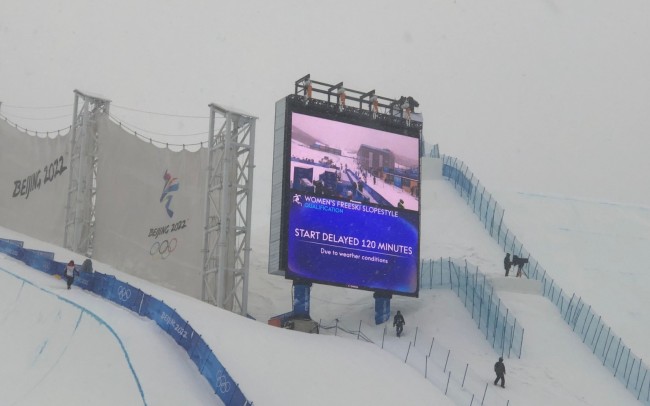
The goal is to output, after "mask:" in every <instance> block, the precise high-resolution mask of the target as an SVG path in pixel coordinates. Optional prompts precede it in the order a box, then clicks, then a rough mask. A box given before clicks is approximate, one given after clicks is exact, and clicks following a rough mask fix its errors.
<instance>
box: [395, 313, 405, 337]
mask: <svg viewBox="0 0 650 406" xmlns="http://www.w3.org/2000/svg"><path fill="white" fill-rule="evenodd" d="M405 324H406V322H405V321H404V316H402V313H400V311H399V310H398V311H397V314H396V315H395V317H394V318H393V327H395V331H396V332H397V336H398V337H399V336H401V335H402V330H403V329H404V325H405Z"/></svg>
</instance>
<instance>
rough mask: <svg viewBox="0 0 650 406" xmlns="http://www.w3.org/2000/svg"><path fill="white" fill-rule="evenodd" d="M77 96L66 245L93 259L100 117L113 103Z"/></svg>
mask: <svg viewBox="0 0 650 406" xmlns="http://www.w3.org/2000/svg"><path fill="white" fill-rule="evenodd" d="M74 94H75V96H74V111H73V118H72V130H71V137H70V149H71V151H70V164H69V166H70V182H69V186H68V203H67V205H66V210H65V213H66V214H65V235H64V238H63V246H64V247H65V248H67V249H69V250H71V251H74V252H77V253H80V254H83V255H86V256H87V257H91V256H92V252H93V230H94V221H95V192H96V187H97V184H96V181H97V138H98V134H97V118H98V117H99V116H101V115H103V114H106V115H108V111H109V107H110V103H111V101H110V100H107V99H105V98H103V97H99V96H93V95H90V94H87V93H83V92H80V91H79V90H75V91H74Z"/></svg>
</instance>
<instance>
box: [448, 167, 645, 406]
mask: <svg viewBox="0 0 650 406" xmlns="http://www.w3.org/2000/svg"><path fill="white" fill-rule="evenodd" d="M442 175H443V177H445V178H447V180H448V181H449V182H451V183H452V184H453V185H454V188H455V189H456V191H458V193H459V194H460V196H461V197H462V198H463V199H464V200H465V201H466V203H467V204H468V205H469V206H470V207H471V208H472V210H473V211H474V213H475V214H476V215H477V216H478V218H479V220H480V221H481V223H483V225H484V227H485V229H486V230H487V231H488V233H489V234H490V236H492V238H494V239H495V240H496V241H497V243H498V244H499V245H500V246H501V247H503V249H504V250H505V251H507V252H512V253H513V254H514V255H517V256H519V257H521V258H528V264H526V265H525V267H524V274H525V276H526V277H528V278H532V279H536V280H539V281H541V282H542V283H543V285H544V296H545V297H547V298H548V299H549V300H550V301H551V302H553V304H555V306H557V308H558V310H559V311H560V314H562V317H563V318H564V320H565V321H566V322H567V324H568V325H569V326H570V327H571V328H572V329H573V331H574V332H575V333H576V334H578V335H579V336H580V337H581V338H582V342H583V343H584V344H585V345H587V346H589V348H590V349H591V350H592V353H593V354H594V355H595V356H597V357H598V359H600V360H601V361H602V362H603V366H605V367H606V368H608V369H609V370H610V371H611V372H612V373H613V375H614V377H616V378H617V379H618V380H619V381H621V382H622V383H623V384H624V385H625V387H626V388H627V390H628V391H630V392H631V393H632V394H634V396H636V398H637V400H639V401H641V402H642V403H643V404H645V405H650V374H649V373H648V370H649V369H650V368H649V367H648V366H647V365H646V364H645V363H644V362H643V359H642V358H640V357H637V356H636V355H635V354H634V353H633V352H632V351H631V349H630V348H629V347H627V346H626V345H625V343H624V342H623V341H622V339H621V338H620V337H619V336H617V335H616V334H615V333H614V332H613V331H612V329H611V327H609V326H608V325H607V324H606V323H605V322H604V320H602V317H601V316H599V315H598V314H597V313H595V312H594V311H593V310H592V308H591V306H590V305H589V304H587V303H585V302H584V301H583V300H582V298H580V297H577V296H576V295H575V294H573V295H571V296H569V295H568V293H567V292H565V291H563V290H562V288H560V287H559V286H558V285H557V283H555V281H553V279H552V278H551V277H550V276H549V275H548V274H547V273H546V270H545V269H544V268H543V267H542V266H541V264H540V263H539V262H538V261H537V260H536V259H535V258H534V257H533V256H532V255H530V253H529V252H528V250H526V249H525V248H524V245H523V244H522V243H521V242H520V241H519V240H518V239H517V237H516V236H515V235H514V234H513V233H512V232H511V231H510V230H509V229H508V227H507V226H506V225H505V224H504V222H503V217H504V210H503V208H502V207H501V206H500V205H499V204H498V203H497V202H496V200H495V199H494V198H493V197H492V195H491V194H490V193H488V192H487V191H486V190H485V187H484V186H482V185H481V183H480V182H479V181H478V179H476V177H475V176H474V174H473V173H472V172H471V171H470V170H469V168H468V167H467V166H466V165H465V164H464V163H463V162H462V161H460V160H459V159H457V158H453V157H449V156H442Z"/></svg>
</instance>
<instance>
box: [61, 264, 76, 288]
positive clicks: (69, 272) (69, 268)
mask: <svg viewBox="0 0 650 406" xmlns="http://www.w3.org/2000/svg"><path fill="white" fill-rule="evenodd" d="M63 274H64V276H65V281H66V283H67V284H68V289H70V286H72V283H73V282H74V275H75V274H77V275H79V272H78V271H77V270H76V269H75V268H74V261H70V262H68V265H66V267H65V271H64V273H63Z"/></svg>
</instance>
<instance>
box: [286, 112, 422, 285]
mask: <svg viewBox="0 0 650 406" xmlns="http://www.w3.org/2000/svg"><path fill="white" fill-rule="evenodd" d="M285 125H286V126H287V127H286V128H287V130H288V140H287V143H288V145H289V148H288V151H287V152H288V153H287V157H286V159H287V161H288V162H287V161H285V165H286V166H285V168H288V171H285V180H286V182H288V184H286V185H285V187H284V188H283V189H284V190H285V196H284V201H285V204H284V213H283V214H284V215H283V218H284V227H286V228H285V229H284V230H283V231H284V233H285V241H286V250H284V252H285V253H286V258H283V259H284V261H282V262H284V264H285V266H286V273H285V276H286V277H287V278H289V279H299V280H305V281H311V282H317V283H326V284H332V285H337V286H346V287H351V288H358V289H366V290H373V291H380V292H387V293H395V294H401V295H407V296H417V294H418V266H419V227H420V200H419V187H420V167H419V152H420V151H419V145H420V143H419V133H418V132H414V133H413V134H409V132H408V131H407V130H402V133H398V132H390V131H384V130H380V129H376V128H369V127H365V126H362V125H357V124H350V123H348V122H341V121H336V120H333V119H329V118H323V117H318V116H314V115H309V114H301V113H297V112H295V111H290V112H288V113H287V121H286V124H285Z"/></svg>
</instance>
